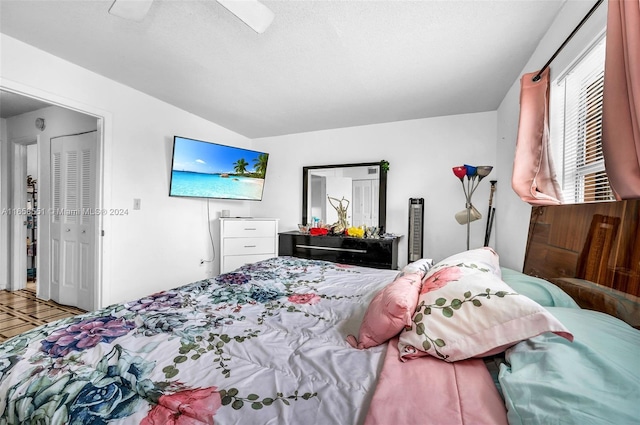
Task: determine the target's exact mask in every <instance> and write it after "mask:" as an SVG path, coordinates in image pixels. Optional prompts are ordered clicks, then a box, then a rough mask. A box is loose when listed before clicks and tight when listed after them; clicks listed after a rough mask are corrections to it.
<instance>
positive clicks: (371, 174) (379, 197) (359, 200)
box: [302, 162, 386, 230]
mask: <svg viewBox="0 0 640 425" xmlns="http://www.w3.org/2000/svg"><path fill="white" fill-rule="evenodd" d="M328 197H331V198H332V199H333V201H332V202H333V204H334V205H338V203H339V201H340V200H341V199H343V198H344V199H345V200H346V201H348V202H344V204H345V205H346V204H347V203H348V207H347V220H348V222H349V224H350V225H351V226H355V227H360V226H363V225H364V226H367V227H379V228H381V230H383V229H384V225H385V217H386V174H384V173H381V169H380V163H377V162H376V163H360V164H335V165H320V166H310V167H303V194H302V223H303V224H313V222H314V220H317V221H319V222H321V223H323V224H332V223H335V222H336V221H337V219H338V215H337V211H336V209H335V207H334V206H332V205H331V203H330V202H329V198H328Z"/></svg>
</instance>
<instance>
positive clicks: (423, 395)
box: [365, 337, 507, 425]
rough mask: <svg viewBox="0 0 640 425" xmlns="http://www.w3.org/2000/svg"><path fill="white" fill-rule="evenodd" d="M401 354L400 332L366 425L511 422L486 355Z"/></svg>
mask: <svg viewBox="0 0 640 425" xmlns="http://www.w3.org/2000/svg"><path fill="white" fill-rule="evenodd" d="M399 358H400V357H399V353H398V338H397V337H396V338H393V339H392V340H391V341H389V348H388V350H387V355H386V357H385V360H384V364H383V367H382V371H381V373H380V377H379V380H378V384H377V386H376V390H375V392H374V395H373V400H372V402H371V406H370V407H369V411H368V413H367V417H366V419H365V425H388V424H413V423H416V424H417V423H428V424H430V425H438V424H442V425H458V424H460V425H462V424H464V425H471V424H492V425H503V424H504V425H507V412H506V408H505V405H504V402H503V401H502V398H501V397H500V395H499V394H498V390H497V389H496V387H495V384H494V382H493V379H492V378H491V375H490V374H489V371H488V370H487V368H486V366H485V365H484V362H483V361H482V360H481V359H470V360H463V361H458V362H454V363H447V362H444V361H442V360H439V359H436V358H434V357H420V358H418V359H413V360H409V361H407V362H401V361H400V360H399Z"/></svg>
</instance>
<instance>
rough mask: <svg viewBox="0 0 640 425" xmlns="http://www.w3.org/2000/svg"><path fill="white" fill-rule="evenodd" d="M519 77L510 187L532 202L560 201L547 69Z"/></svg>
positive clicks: (554, 202) (524, 199)
mask: <svg viewBox="0 0 640 425" xmlns="http://www.w3.org/2000/svg"><path fill="white" fill-rule="evenodd" d="M537 74H538V73H537V72H532V73H530V74H524V75H523V76H522V79H521V80H520V120H519V123H518V140H517V142H516V155H515V160H514V162H513V176H512V179H511V187H512V188H513V190H514V191H515V192H516V193H517V194H518V196H520V198H521V199H522V200H523V201H525V202H528V203H530V204H532V205H557V204H560V203H562V193H561V191H560V185H559V184H558V180H557V178H556V173H555V169H554V167H553V161H552V159H551V156H550V153H549V69H548V68H547V69H546V70H545V71H544V72H543V73H542V74H541V75H540V79H539V80H538V81H533V77H534V76H536V75H537Z"/></svg>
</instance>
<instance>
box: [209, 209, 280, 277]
mask: <svg viewBox="0 0 640 425" xmlns="http://www.w3.org/2000/svg"><path fill="white" fill-rule="evenodd" d="M277 256H278V219H275V218H220V273H227V272H230V271H233V270H235V269H237V268H238V267H240V266H242V265H244V264H247V263H254V262H256V261H260V260H266V259H267V258H272V257H277Z"/></svg>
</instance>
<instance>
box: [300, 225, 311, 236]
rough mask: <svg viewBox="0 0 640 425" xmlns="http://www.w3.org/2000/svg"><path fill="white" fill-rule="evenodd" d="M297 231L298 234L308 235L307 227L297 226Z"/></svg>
mask: <svg viewBox="0 0 640 425" xmlns="http://www.w3.org/2000/svg"><path fill="white" fill-rule="evenodd" d="M298 230H299V231H300V233H304V234H305V235H306V234H307V233H309V226H307V225H304V224H298Z"/></svg>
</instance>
